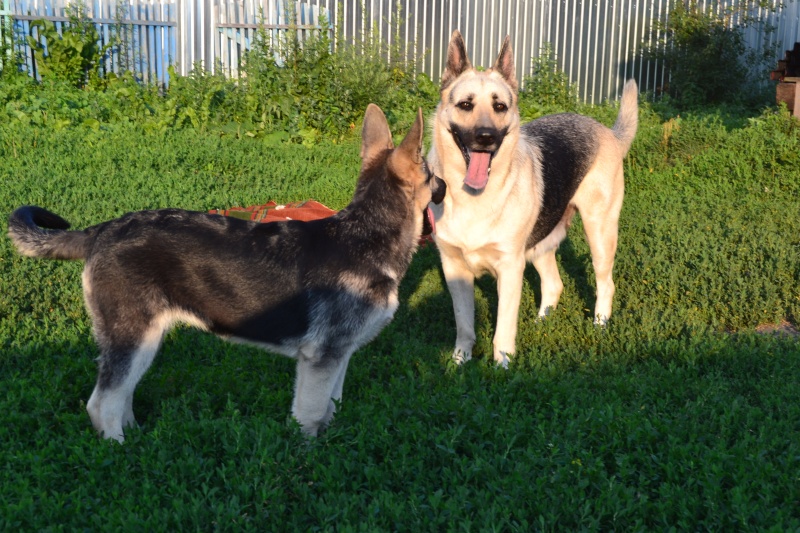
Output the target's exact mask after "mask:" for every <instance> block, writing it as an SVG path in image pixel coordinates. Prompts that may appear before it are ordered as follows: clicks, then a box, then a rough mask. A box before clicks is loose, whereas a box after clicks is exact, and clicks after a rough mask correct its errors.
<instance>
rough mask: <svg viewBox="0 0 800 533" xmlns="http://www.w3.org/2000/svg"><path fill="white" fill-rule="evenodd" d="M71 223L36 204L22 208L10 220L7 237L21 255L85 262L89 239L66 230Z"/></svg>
mask: <svg viewBox="0 0 800 533" xmlns="http://www.w3.org/2000/svg"><path fill="white" fill-rule="evenodd" d="M67 228H69V222H67V221H66V220H64V219H63V218H61V217H60V216H58V215H56V214H55V213H51V212H50V211H48V210H46V209H42V208H41V207H36V206H35V205H26V206H23V207H20V208H19V209H17V210H16V211H14V212H13V213H11V216H10V217H9V218H8V236H9V237H11V241H12V242H13V243H14V245H15V246H16V247H17V250H18V251H19V253H21V254H22V255H26V256H28V257H43V258H46V259H85V258H86V255H87V245H88V236H87V235H86V234H85V233H84V232H81V231H66V230H67Z"/></svg>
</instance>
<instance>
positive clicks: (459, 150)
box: [428, 31, 638, 366]
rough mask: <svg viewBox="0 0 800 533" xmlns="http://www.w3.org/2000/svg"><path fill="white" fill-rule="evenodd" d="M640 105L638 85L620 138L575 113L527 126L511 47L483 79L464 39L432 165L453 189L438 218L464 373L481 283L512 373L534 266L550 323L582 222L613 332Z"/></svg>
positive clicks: (449, 75) (446, 89)
mask: <svg viewBox="0 0 800 533" xmlns="http://www.w3.org/2000/svg"><path fill="white" fill-rule="evenodd" d="M636 100H637V89H636V82H635V81H633V80H630V81H628V82H627V83H626V84H625V89H624V91H623V93H622V101H621V102H620V110H619V115H618V116H617V121H616V123H615V124H614V126H613V128H607V127H606V126H604V125H602V124H600V123H599V122H597V121H596V120H594V119H592V118H589V117H585V116H581V115H576V114H572V113H563V114H559V115H551V116H548V117H542V118H540V119H537V120H534V121H532V122H529V123H527V124H521V123H520V115H519V108H518V107H517V105H518V101H517V79H516V75H515V71H514V57H513V55H512V53H511V44H510V41H509V39H508V37H506V39H505V42H504V43H503V47H502V49H501V50H500V54H499V56H498V57H497V61H496V62H495V64H494V66H493V67H492V68H490V69H488V70H484V71H479V70H477V69H475V68H473V66H472V64H471V63H470V61H469V59H468V58H467V54H466V48H465V46H464V41H463V39H462V38H461V34H460V33H459V32H458V31H455V32H453V35H452V37H451V39H450V46H449V48H448V50H447V68H446V69H445V71H444V74H443V75H442V87H441V101H440V102H439V105H438V107H437V108H436V113H435V115H434V120H433V146H432V147H431V151H430V152H429V155H428V161H429V162H430V164H431V168H433V171H434V172H435V173H436V175H437V176H440V177H441V178H442V179H443V180H444V181H445V183H447V186H448V189H449V190H448V193H447V197H446V198H445V200H444V202H443V203H442V205H441V206H434V207H433V212H434V214H435V218H436V224H437V231H436V244H437V246H438V248H439V252H440V253H441V257H442V269H443V271H444V276H445V278H446V279H447V287H448V289H449V290H450V294H451V296H452V297H453V309H454V311H455V317H456V329H457V332H456V347H455V351H454V353H453V357H454V358H455V360H456V361H458V362H462V361H465V360H467V359H469V358H470V357H471V355H472V346H473V344H474V343H475V328H474V314H475V312H474V305H475V304H474V294H473V292H474V289H473V287H474V281H475V276H479V275H481V274H483V273H485V272H488V273H490V274H492V275H494V276H495V277H496V278H497V296H498V309H497V328H496V330H495V335H494V359H495V361H496V362H497V363H498V364H500V365H503V366H507V365H508V361H509V356H510V355H512V354H513V353H514V349H515V338H516V334H517V312H518V310H519V305H520V296H521V293H522V277H523V271H524V269H525V263H526V261H530V262H531V263H533V266H534V267H536V270H537V271H538V272H539V276H540V277H541V279H542V302H541V306H540V308H539V315H541V316H544V315H545V314H547V312H548V310H549V309H550V308H553V307H555V306H556V305H557V304H558V299H559V297H560V296H561V291H562V289H563V287H564V285H563V283H562V282H561V277H560V276H559V273H558V265H557V264H556V254H555V252H556V248H557V247H558V245H559V243H560V242H561V241H562V240H563V239H564V237H565V236H566V234H567V228H568V227H569V224H570V222H571V220H572V217H573V215H574V214H575V212H576V211H578V212H579V213H580V215H581V220H582V222H583V227H584V228H585V230H586V238H587V240H588V241H589V248H590V249H591V252H592V264H593V266H594V272H595V276H596V278H597V303H596V305H595V308H594V318H595V321H596V322H597V323H605V322H606V321H607V320H608V318H609V317H610V316H611V302H612V299H613V296H614V282H613V280H612V278H611V271H612V267H613V265H614V254H615V253H616V249H617V226H618V222H619V213H620V209H622V198H623V196H624V189H625V185H624V180H623V175H622V160H623V158H624V157H625V154H627V152H628V149H629V148H630V146H631V143H632V142H633V138H634V135H635V134H636V128H637V124H638V116H637V102H636Z"/></svg>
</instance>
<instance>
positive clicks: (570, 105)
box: [519, 43, 578, 118]
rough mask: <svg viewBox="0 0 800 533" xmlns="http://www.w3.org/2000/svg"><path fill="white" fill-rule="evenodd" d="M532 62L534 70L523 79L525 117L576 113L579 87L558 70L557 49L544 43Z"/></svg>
mask: <svg viewBox="0 0 800 533" xmlns="http://www.w3.org/2000/svg"><path fill="white" fill-rule="evenodd" d="M532 61H533V71H532V73H531V75H530V76H525V78H523V81H522V89H521V90H520V94H519V101H520V107H521V108H522V112H523V114H524V116H526V117H527V118H536V117H538V116H542V115H546V114H548V113H554V112H559V111H576V110H577V108H578V86H577V84H573V83H571V82H570V81H569V77H568V76H567V74H566V73H565V72H564V71H562V70H561V69H560V68H559V67H558V62H557V61H556V58H555V52H554V51H553V46H552V45H551V44H550V43H544V45H543V46H542V49H541V51H540V53H539V55H538V56H537V57H535V58H533V60H532Z"/></svg>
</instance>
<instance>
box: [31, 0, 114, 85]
mask: <svg viewBox="0 0 800 533" xmlns="http://www.w3.org/2000/svg"><path fill="white" fill-rule="evenodd" d="M67 14H68V18H69V24H68V25H66V26H65V27H64V28H63V29H62V31H61V33H60V34H59V32H58V30H57V29H56V27H55V24H53V22H51V21H49V20H37V21H34V22H32V23H31V29H36V30H37V31H38V34H39V38H38V39H35V38H34V37H32V36H30V35H28V36H26V38H27V43H28V46H30V48H31V50H33V56H34V64H35V66H36V71H37V73H38V74H39V76H41V78H42V79H46V80H59V81H66V82H67V83H69V84H71V85H74V86H75V87H78V88H81V87H84V86H86V85H87V84H89V83H92V82H97V81H98V80H99V77H100V67H101V64H102V60H103V57H104V56H105V55H106V53H107V52H108V51H109V50H110V49H111V48H112V47H113V43H109V44H106V45H105V46H103V47H101V46H100V44H99V41H100V35H99V34H98V33H97V29H96V28H95V26H94V24H93V23H92V22H91V20H90V19H89V18H88V16H87V14H86V7H85V6H84V5H83V4H82V3H74V4H70V7H69V8H68V10H67ZM42 40H44V42H42Z"/></svg>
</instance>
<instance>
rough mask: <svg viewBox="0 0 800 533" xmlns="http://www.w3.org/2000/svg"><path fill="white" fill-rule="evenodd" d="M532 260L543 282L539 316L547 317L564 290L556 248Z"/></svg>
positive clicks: (556, 304)
mask: <svg viewBox="0 0 800 533" xmlns="http://www.w3.org/2000/svg"><path fill="white" fill-rule="evenodd" d="M531 262H532V263H533V266H534V268H535V269H536V272H537V273H538V274H539V278H540V279H541V282H542V301H541V305H539V316H540V317H545V316H547V315H548V314H549V313H550V311H552V310H553V309H555V308H556V306H558V300H559V299H560V298H561V293H562V292H563V291H564V282H562V281H561V274H559V272H558V262H557V261H556V249H555V248H554V249H552V250H548V251H547V252H545V253H543V254H541V255H539V256H538V257H534V258H533V259H532V260H531Z"/></svg>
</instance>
